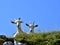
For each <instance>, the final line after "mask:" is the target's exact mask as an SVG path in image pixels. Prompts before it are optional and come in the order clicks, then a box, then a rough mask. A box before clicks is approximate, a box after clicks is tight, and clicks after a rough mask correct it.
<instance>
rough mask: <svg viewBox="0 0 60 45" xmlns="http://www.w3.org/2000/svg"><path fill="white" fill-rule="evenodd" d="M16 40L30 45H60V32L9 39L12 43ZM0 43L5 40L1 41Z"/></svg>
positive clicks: (32, 34) (21, 35) (21, 34)
mask: <svg viewBox="0 0 60 45" xmlns="http://www.w3.org/2000/svg"><path fill="white" fill-rule="evenodd" d="M14 39H16V40H17V41H20V42H22V43H27V44H28V45H58V44H59V43H60V31H57V32H56V31H55V32H43V33H30V34H26V33H20V34H18V35H17V36H16V37H15V38H8V40H10V41H13V40H14ZM0 41H4V40H3V39H0ZM59 45H60V44H59Z"/></svg>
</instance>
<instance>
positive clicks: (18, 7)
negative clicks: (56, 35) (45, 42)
mask: <svg viewBox="0 0 60 45" xmlns="http://www.w3.org/2000/svg"><path fill="white" fill-rule="evenodd" d="M19 17H20V18H21V20H22V21H23V23H22V30H23V31H25V32H29V28H28V27H26V25H25V23H30V22H33V21H34V22H35V24H38V25H39V27H38V28H36V29H37V30H40V31H46V32H47V31H60V0H0V35H1V34H3V35H13V33H15V32H16V30H17V28H16V25H13V24H11V23H10V22H11V20H12V19H13V18H19ZM37 30H36V31H37Z"/></svg>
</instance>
